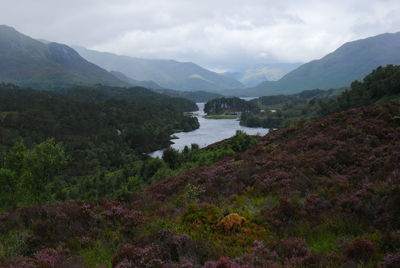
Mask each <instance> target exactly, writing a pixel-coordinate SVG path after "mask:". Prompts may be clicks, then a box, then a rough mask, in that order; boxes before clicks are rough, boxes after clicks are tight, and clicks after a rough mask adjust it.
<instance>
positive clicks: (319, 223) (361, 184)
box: [0, 66, 400, 268]
mask: <svg viewBox="0 0 400 268" xmlns="http://www.w3.org/2000/svg"><path fill="white" fill-rule="evenodd" d="M398 68H399V67H397V66H387V67H385V68H378V69H377V70H375V71H374V72H373V73H372V74H371V75H370V76H369V78H368V77H367V78H366V80H364V82H357V83H356V84H354V83H353V85H357V87H353V86H352V89H351V90H349V91H346V92H345V93H343V94H342V95H340V96H339V97H338V98H336V99H335V100H333V101H332V102H331V103H329V102H327V103H328V104H329V106H327V108H326V110H325V111H326V113H327V115H326V116H324V117H321V118H319V119H315V120H307V121H302V122H299V123H293V124H291V125H290V126H287V127H284V128H282V129H279V130H274V131H271V132H270V133H269V134H268V135H266V136H265V137H249V136H247V135H246V134H243V133H241V132H238V133H237V134H236V135H235V136H234V137H232V138H231V139H227V140H225V141H222V142H219V143H217V144H214V145H211V146H209V147H207V148H204V149H199V148H198V146H196V145H192V146H191V148H188V147H186V148H185V149H184V150H183V151H182V152H177V151H175V150H173V149H171V148H170V149H167V150H166V151H165V152H164V154H163V157H162V159H158V158H157V159H146V157H144V156H143V155H142V154H140V153H144V152H146V151H147V150H146V148H136V147H135V144H134V143H131V142H130V141H131V140H130V139H129V138H128V135H127V133H130V132H129V131H128V130H129V122H135V121H131V120H126V121H125V120H124V118H125V116H126V117H128V115H127V114H128V111H132V113H133V111H135V112H139V111H140V112H142V113H144V115H143V118H150V119H149V121H148V122H147V123H146V122H143V121H140V122H142V124H143V125H145V126H146V127H147V126H151V125H152V124H151V123H152V122H153V121H152V119H155V118H157V120H158V119H160V120H161V119H163V118H164V119H165V121H158V122H157V123H159V124H157V125H158V126H159V127H161V125H160V124H163V125H166V126H169V127H171V128H175V129H177V127H181V129H183V126H184V125H185V124H186V123H188V122H189V123H188V124H189V125H191V126H194V125H195V124H194V122H193V119H191V118H190V117H187V116H185V115H183V114H182V111H176V110H169V109H172V108H169V107H171V105H163V104H160V103H159V104H157V105H159V106H160V109H161V110H163V112H164V113H160V114H158V113H159V111H158V110H156V109H154V107H153V109H148V110H146V109H144V107H141V108H143V109H140V110H135V108H134V107H136V105H140V104H141V105H145V103H144V102H143V101H141V102H140V103H135V101H134V100H132V101H127V100H122V99H118V98H116V97H113V98H111V99H110V98H105V99H104V100H103V99H102V100H100V99H101V98H98V97H94V98H93V99H92V100H91V101H89V99H85V101H82V100H81V101H79V99H82V97H77V96H80V94H81V93H79V94H76V96H75V97H71V96H74V93H71V94H67V95H68V96H69V97H65V96H64V95H63V94H65V93H57V94H56V93H51V94H50V93H48V92H36V91H35V92H34V91H30V90H21V89H18V88H13V87H11V86H10V87H7V86H4V87H5V88H4V92H7V94H8V95H10V96H14V97H13V98H14V100H15V101H17V100H18V99H19V98H18V96H19V95H18V94H20V95H21V96H23V95H24V94H32V96H35V95H36V94H38V95H39V97H37V99H36V98H35V97H32V98H30V99H29V103H28V101H27V100H26V99H25V102H24V103H23V104H24V105H23V106H22V107H23V108H21V107H20V106H18V107H20V108H19V109H21V110H18V109H17V107H15V106H12V104H11V103H12V102H14V100H13V99H12V98H9V97H7V98H5V99H8V100H9V102H10V104H8V105H9V106H4V107H8V108H7V109H2V110H1V111H2V121H1V124H2V125H1V126H2V127H3V129H2V131H1V133H8V135H11V134H14V136H15V137H16V138H15V140H14V141H12V142H10V144H8V143H4V144H3V142H2V144H3V145H2V146H3V150H2V151H3V154H2V155H3V157H2V158H3V161H2V166H1V169H0V179H1V185H4V186H5V187H2V188H1V191H2V193H1V195H0V198H1V202H0V203H1V204H3V207H2V213H1V214H0V266H5V267H101V265H104V266H106V267H206V268H208V267H210V268H211V267H212V268H214V267H215V268H216V267H344V266H346V267H378V266H382V267H399V265H400V234H399V230H400V222H399V220H398V219H399V218H400V210H399V208H400V199H399V196H400V188H399V185H400V171H399V164H398V163H400V104H399V102H398V101H397V102H396V96H398V95H396V94H398V91H397V90H398V88H399V87H398V86H397V84H396V83H397V81H398V70H399V69H398ZM381 85H383V86H381ZM377 87H378V88H380V90H379V93H378V95H373V94H371V92H376V90H375V89H376V88H377ZM354 90H358V91H354ZM381 90H384V93H382V92H381ZM111 91H112V90H111ZM117 91H118V90H117ZM10 92H11V93H10ZM72 92H73V90H72ZM90 92H93V91H90ZM355 92H357V94H359V95H361V96H365V98H362V100H363V101H362V102H361V101H360V99H357V100H355V101H353V102H352V101H351V100H354V99H353V98H344V97H343V96H348V95H350V96H353V95H352V94H355ZM314 93H316V92H314ZM48 94H50V95H48ZM53 94H55V95H53ZM58 94H61V95H63V97H60V96H59V95H58ZM102 94H105V93H102ZM304 94H311V95H312V94H313V93H312V92H307V93H304ZM318 94H319V93H318ZM346 94H347V95H346ZM8 95H7V96H8ZM43 96H48V97H46V98H43ZM85 96H86V95H85ZM367 96H369V100H367V99H368V97H367ZM308 97H309V96H308ZM311 98H312V97H311ZM3 99H4V98H1V102H3V101H4V100H3ZM11 100H12V101H11ZM31 100H32V101H31ZM50 100H51V101H50ZM343 100H346V101H347V102H346V105H347V106H341V104H342V103H343V102H342V101H343ZM387 100H391V101H392V102H387ZM40 101H47V102H48V103H46V102H40ZM180 101H182V100H180ZM4 102H7V101H4ZM37 102H39V103H41V104H44V103H46V105H48V106H49V107H52V105H51V104H50V102H56V103H57V102H59V105H57V106H54V107H53V108H52V109H53V110H51V113H50V112H47V113H46V112H44V111H40V109H43V105H40V106H39V105H37V104H36V105H35V103H37ZM63 102H66V103H68V104H69V105H66V104H65V105H64V106H62V105H61V104H62V103H63ZM376 102H379V104H376ZM161 103H162V102H161ZM89 104H90V107H91V108H90V109H89V108H87V109H88V110H85V109H86V108H84V107H86V106H85V105H89ZM121 104H123V105H121ZM365 104H369V106H365ZM371 104H374V105H371ZM4 105H5V104H4ZM25 105H26V106H25ZM79 105H82V106H79ZM121 106H122V107H121ZM1 107H3V106H1ZM11 107H14V108H13V109H14V110H13V109H11ZM26 107H28V108H26ZM57 107H60V109H61V108H62V109H64V110H68V109H67V108H68V107H70V108H71V112H70V113H66V114H69V115H70V116H72V115H76V116H78V115H80V116H81V117H83V119H82V124H86V123H88V124H89V123H90V122H89V121H88V120H86V121H85V117H84V115H85V113H78V112H76V113H73V112H72V111H74V110H75V109H77V110H79V109H81V111H91V109H93V110H94V111H97V112H98V113H95V112H93V115H92V114H91V113H88V114H89V115H91V116H103V117H101V119H103V118H104V119H108V118H109V117H110V118H109V120H105V121H104V122H106V123H107V124H105V123H104V125H102V123H101V122H98V123H97V124H100V125H99V126H97V125H96V124H95V125H94V126H93V128H95V127H98V128H96V130H92V127H90V128H85V127H83V128H82V129H85V131H83V130H81V129H79V131H82V132H79V131H78V129H77V130H76V131H78V132H77V133H78V134H77V135H78V137H75V136H74V135H73V131H72V129H74V128H72V127H73V126H74V125H72V126H69V125H67V126H68V127H67V128H66V131H65V133H70V134H69V135H66V134H63V133H58V132H57V131H54V132H52V133H54V138H53V139H52V138H50V137H51V136H45V135H43V134H41V133H42V132H41V131H42V128H35V126H36V125H37V124H41V125H40V126H42V127H43V129H46V131H51V130H53V128H52V127H54V128H55V127H60V126H59V125H57V124H54V123H55V122H57V120H55V119H54V118H53V116H54V115H57ZM96 107H97V108H96ZM157 107H158V106H157ZM332 107H333V108H332ZM347 108H350V109H347ZM49 109H50V108H49ZM96 109H99V110H96ZM131 109H132V110H131ZM329 109H332V110H329ZM345 109H347V110H345ZM38 110H39V111H40V112H39V111H38ZM185 110H186V109H185ZM27 111H29V112H27ZM168 111H169V112H170V114H169V116H171V115H173V116H175V117H174V118H173V120H178V121H177V122H176V121H173V122H171V121H169V120H171V118H169V119H168V117H167V115H168V114H167V113H168ZM330 111H332V112H333V113H331V112H330ZM336 111H338V112H336ZM123 112H125V114H124V113H123ZM30 113H34V114H35V115H36V114H37V115H40V116H39V117H36V116H35V117H25V114H30ZM152 113H157V116H161V118H158V117H155V118H152V117H151V115H152ZM63 114H64V113H63ZM131 116H132V117H131V118H133V119H134V118H135V117H134V115H133V114H132V115H131ZM162 116H165V117H162ZM42 118H44V119H46V121H41V120H42ZM62 118H63V117H62ZM77 118H80V117H77ZM6 119H7V120H6ZM22 119H24V120H23V121H18V120H22ZM28 119H30V120H33V123H32V124H29V123H30V120H28ZM112 119H114V121H113V120H112ZM8 120H10V121H8ZM14 120H16V121H14ZM75 120H76V119H74V120H71V122H72V121H75ZM4 122H11V123H12V122H14V124H9V123H7V124H9V125H5V126H7V128H6V127H4V125H3V124H4ZM15 122H20V123H21V122H23V123H24V124H17V123H15ZM63 122H68V121H67V119H65V121H63ZM78 122H80V121H78ZM49 123H51V124H49ZM192 124H193V125H192ZM127 125H128V126H127ZM140 126H141V125H140ZM108 127H109V129H110V132H105V133H106V134H109V135H110V136H106V137H111V136H112V137H114V139H113V140H118V141H119V139H121V140H120V142H121V144H122V145H123V146H121V147H118V148H119V149H120V151H119V152H115V155H113V154H112V152H114V151H113V150H112V149H113V148H115V147H114V145H113V144H108V143H106V142H105V140H108V141H109V139H104V140H103V139H102V137H103V136H101V133H103V132H102V131H101V130H103V129H105V130H107V129H108ZM146 127H144V126H143V127H141V128H140V129H141V130H146ZM24 129H29V130H24ZM116 130H119V131H120V132H119V131H116ZM24 131H25V132H24ZM28 131H33V132H32V133H36V132H37V133H38V134H37V135H36V136H34V137H36V139H37V140H36V139H34V138H30V137H29V135H27V134H24V133H28ZM35 131H36V132H35ZM68 131H71V132H68ZM91 131H93V132H91ZM125 131H126V133H124V132H125ZM144 133H147V134H148V133H149V132H144ZM56 134H58V135H61V136H57V135H56ZM89 134H90V135H89ZM2 135H3V134H2ZM40 135H43V138H44V140H40V137H42V136H40ZM92 135H94V137H96V138H93V139H92V138H91V137H93V136H92ZM113 135H114V136H113ZM20 137H21V138H23V140H22V139H21V138H20ZM115 137H116V139H115ZM139 137H141V136H139ZM48 138H50V139H48ZM86 138H87V139H90V140H88V141H87V143H85V142H83V143H79V142H77V140H79V141H80V140H81V139H86ZM2 140H3V141H6V140H7V141H8V139H6V138H4V139H2ZM157 141H158V140H157ZM70 142H71V143H70ZM74 142H77V143H76V144H77V145H79V146H80V147H79V146H78V147H72V146H73V145H75V143H74ZM127 145H128V146H127ZM127 148H129V150H131V151H124V150H127ZM108 150H110V151H108ZM75 153H77V154H76V155H75ZM85 153H86V154H85ZM81 156H84V157H82V158H76V157H81ZM109 156H112V157H110V158H108V157H109ZM102 157H104V159H103V158H102ZM114 158H116V159H121V160H120V161H122V162H121V163H119V162H117V163H114V162H112V161H114V160H115V159H114ZM93 159H94V160H95V161H94V162H95V163H92V162H91V161H93ZM107 159H108V160H107ZM85 161H87V163H85V165H83V164H82V165H81V166H80V164H81V162H85ZM107 163H108V164H107ZM103 165H104V166H103ZM87 167H88V168H87ZM64 200H66V201H64Z"/></svg>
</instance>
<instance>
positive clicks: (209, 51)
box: [0, 0, 400, 71]
mask: <svg viewBox="0 0 400 268" xmlns="http://www.w3.org/2000/svg"><path fill="white" fill-rule="evenodd" d="M399 14H400V0H334V1H331V0H319V1H317V0H273V1H270V0H242V1H239V0H68V1H61V0H10V1H8V0H0V24H7V25H9V26H12V27H14V28H16V29H17V30H18V31H20V32H22V33H24V34H27V35H29V36H32V37H34V38H43V39H46V40H49V41H56V42H60V43H65V44H69V45H82V46H85V47H87V48H91V49H96V50H101V51H109V52H114V53H117V54H123V55H129V56H134V57H143V58H160V59H175V60H178V61H192V62H195V63H198V64H200V65H201V66H203V67H206V68H210V69H213V70H220V71H222V70H231V71H233V70H239V69H242V68H246V67H248V66H251V65H254V64H258V63H274V62H307V61H310V60H313V59H317V58H321V57H322V56H324V55H325V54H327V53H329V52H331V51H333V50H335V49H336V48H338V47H339V46H340V45H342V44H343V43H345V42H348V41H352V40H356V39H360V38H365V37H369V36H373V35H377V34H381V33H385V32H398V31H400V15H399Z"/></svg>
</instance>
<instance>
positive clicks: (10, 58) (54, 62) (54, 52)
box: [0, 25, 129, 89]
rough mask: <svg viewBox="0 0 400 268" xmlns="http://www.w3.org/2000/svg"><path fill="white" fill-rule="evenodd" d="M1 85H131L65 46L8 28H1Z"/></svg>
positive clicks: (55, 86) (38, 86) (41, 86)
mask: <svg viewBox="0 0 400 268" xmlns="http://www.w3.org/2000/svg"><path fill="white" fill-rule="evenodd" d="M0 81H1V82H6V83H13V84H17V85H19V86H24V87H33V88H40V89H49V88H57V87H69V86H73V85H81V84H97V83H101V84H104V85H110V86H128V85H129V84H127V83H125V82H123V81H121V80H119V79H117V78H116V77H115V76H113V75H112V74H111V73H109V72H107V71H106V70H104V69H102V68H100V67H98V66H97V65H95V64H93V63H90V62H88V61H87V60H85V59H83V58H82V57H81V56H80V55H79V54H78V53H77V52H76V51H75V50H73V49H72V48H70V47H68V46H66V45H63V44H58V43H53V42H50V43H48V44H45V43H43V42H40V41H38V40H35V39H33V38H31V37H29V36H26V35H23V34H21V33H19V32H17V31H16V30H15V29H14V28H11V27H9V26H5V25H0Z"/></svg>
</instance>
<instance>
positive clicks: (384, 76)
mask: <svg viewBox="0 0 400 268" xmlns="http://www.w3.org/2000/svg"><path fill="white" fill-rule="evenodd" d="M399 93H400V66H393V65H390V64H389V65H387V66H386V67H382V66H379V67H378V68H376V69H375V70H374V71H372V73H370V74H369V75H367V76H366V77H365V78H364V80H363V82H359V81H357V80H356V81H354V82H353V83H351V88H350V90H346V91H345V92H343V93H342V94H341V95H340V96H338V97H337V98H335V99H332V100H330V101H327V102H323V103H321V108H320V111H319V113H320V114H321V115H326V114H329V113H333V112H338V111H344V110H347V109H349V108H353V107H359V106H363V105H368V104H372V103H378V102H381V101H380V100H381V99H385V100H386V101H390V100H391V97H392V96H396V95H397V94H399Z"/></svg>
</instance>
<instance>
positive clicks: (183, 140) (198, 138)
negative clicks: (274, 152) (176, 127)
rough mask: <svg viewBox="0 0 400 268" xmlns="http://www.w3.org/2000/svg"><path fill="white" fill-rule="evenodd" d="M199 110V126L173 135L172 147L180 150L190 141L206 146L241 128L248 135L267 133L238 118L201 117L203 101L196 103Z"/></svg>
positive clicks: (188, 144) (158, 153)
mask: <svg viewBox="0 0 400 268" xmlns="http://www.w3.org/2000/svg"><path fill="white" fill-rule="evenodd" d="M197 106H198V107H199V112H198V113H197V114H198V115H197V118H198V120H199V123H200V128H198V129H196V130H194V131H191V132H179V133H175V134H174V136H176V137H178V138H179V139H174V140H172V142H174V144H172V145H171V147H172V148H175V149H178V150H182V149H183V148H184V147H185V146H186V145H187V146H189V147H190V145H191V144H192V143H196V144H198V145H199V146H200V148H203V147H206V146H207V145H210V144H212V143H215V142H218V141H221V140H224V139H227V138H230V137H232V136H233V135H235V133H236V130H241V131H243V132H246V133H247V134H249V135H265V134H267V133H268V129H267V128H249V127H244V126H241V125H239V120H235V119H206V118H203V115H205V113H204V111H203V110H204V103H197ZM150 156H152V157H157V156H158V157H161V156H162V150H159V151H155V152H153V153H151V154H150Z"/></svg>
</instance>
